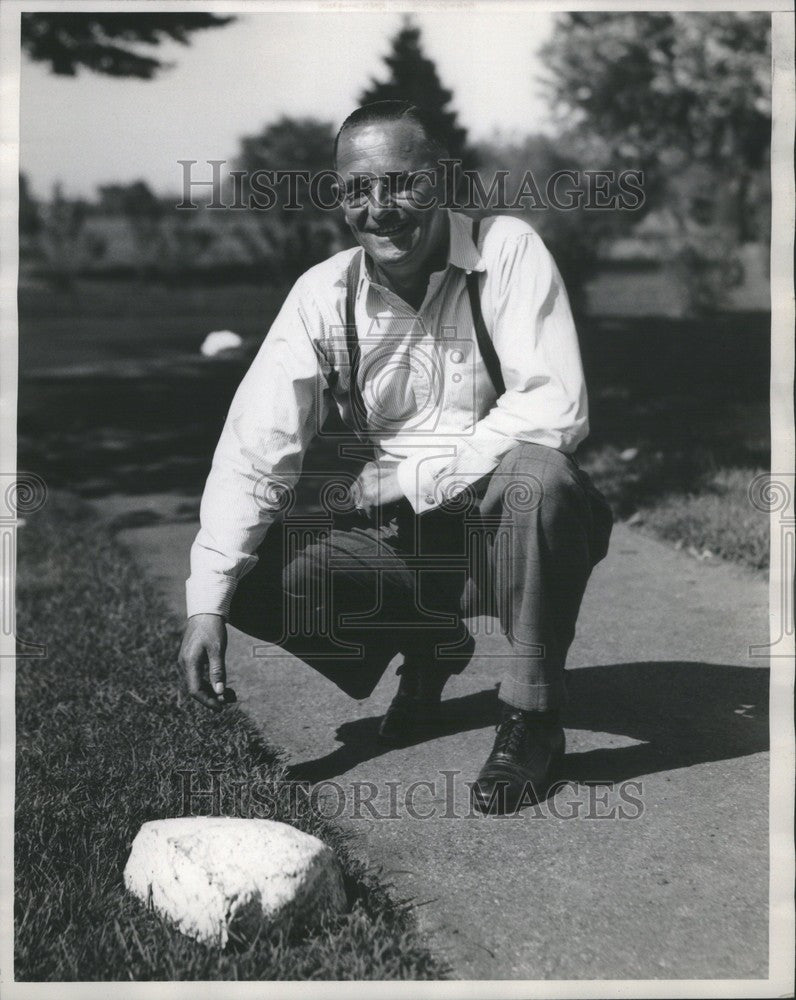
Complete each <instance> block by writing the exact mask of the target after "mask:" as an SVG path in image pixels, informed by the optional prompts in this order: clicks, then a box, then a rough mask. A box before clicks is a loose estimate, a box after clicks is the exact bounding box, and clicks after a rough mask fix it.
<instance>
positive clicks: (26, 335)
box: [19, 283, 769, 569]
mask: <svg viewBox="0 0 796 1000" xmlns="http://www.w3.org/2000/svg"><path fill="white" fill-rule="evenodd" d="M282 297H283V293H282V292H280V291H279V290H278V289H273V288H259V287H255V286H251V285H246V286H220V287H218V288H215V287H204V286H203V287H196V288H190V287H189V288H180V287H176V288H167V287H165V286H152V287H148V286H139V285H136V284H134V283H133V284H121V283H116V284H107V285H106V284H100V283H95V284H90V283H82V284H81V283H78V285H76V286H75V288H74V289H73V290H72V291H71V292H47V291H46V290H45V291H42V290H37V291H33V290H30V289H22V290H21V291H20V351H21V373H22V378H21V388H20V442H19V454H20V467H21V468H23V469H26V470H29V471H31V472H36V473H38V474H39V475H41V476H43V477H44V479H45V480H46V481H47V482H48V483H49V484H50V485H51V486H53V487H65V488H68V489H70V490H73V491H75V492H78V493H80V494H83V495H86V496H101V495H104V494H107V493H111V492H122V493H127V494H138V493H155V492H169V491H174V492H180V493H187V494H190V493H194V494H196V495H198V494H199V493H200V492H201V489H202V486H203V484H204V480H205V478H206V475H207V472H208V469H209V465H210V458H211V455H212V452H213V449H214V447H215V444H216V441H217V439H218V435H219V432H220V430H221V426H222V423H223V420H224V416H225V414H226V411H227V407H228V406H229V402H230V399H231V397H232V394H233V392H234V391H235V387H236V386H237V384H238V382H239V381H240V379H241V377H242V375H243V372H244V370H245V367H246V366H245V364H244V363H241V362H233V361H229V362H218V361H216V362H209V361H202V360H201V359H200V358H199V357H198V348H199V345H200V343H201V341H202V339H203V338H204V336H205V334H207V333H208V332H209V331H211V330H213V329H232V330H236V331H238V332H239V333H241V334H242V335H243V336H245V337H249V338H252V341H253V342H256V341H257V339H258V338H261V337H262V336H264V334H265V332H266V331H267V329H268V326H269V324H270V322H271V320H272V319H273V317H274V315H275V313H276V311H277V309H278V307H279V305H280V303H281V299H282ZM579 332H580V340H581V349H582V353H583V359H584V367H585V370H586V379H587V384H588V387H589V398H590V411H591V434H590V436H589V438H588V440H587V442H586V443H585V445H584V446H583V447H582V448H581V450H580V453H579V458H580V461H581V464H582V465H583V466H584V468H585V469H586V470H587V471H588V472H589V473H590V474H591V475H592V476H593V477H594V479H595V482H596V483H597V485H598V486H599V487H600V489H602V490H603V492H604V493H605V494H606V496H607V497H608V499H609V501H610V502H611V504H612V506H613V508H614V511H615V513H616V516H617V517H618V518H620V519H623V520H626V519H631V523H633V524H635V525H637V526H638V528H639V530H641V531H646V532H650V533H652V534H654V535H656V536H657V537H659V538H663V539H665V540H669V541H672V542H674V543H678V544H682V545H683V546H684V547H685V548H686V549H688V550H690V549H693V550H694V551H695V552H697V553H699V554H700V555H702V554H703V553H705V552H709V553H711V554H712V557H723V558H726V559H730V560H733V561H737V562H740V563H743V564H745V565H748V566H751V567H753V568H757V569H763V568H765V566H766V565H767V560H768V517H767V515H766V514H764V513H761V512H760V511H757V510H755V509H754V508H753V507H752V506H751V504H750V503H749V501H748V499H747V488H748V486H749V483H750V482H751V481H752V479H753V478H754V477H755V476H756V475H757V474H759V473H760V472H763V471H765V470H766V469H767V468H768V465H769V401H768V392H769V367H768V366H769V317H768V315H767V314H765V313H749V314H741V313H736V314H725V315H715V316H707V317H703V318H701V319H691V320H675V319H664V318H649V319H643V318H641V319H632V320H626V321H621V320H608V319H600V318H589V319H586V320H584V321H582V322H580V323H579ZM152 359H160V360H161V362H162V363H161V364H160V365H157V366H154V367H152V368H150V369H147V370H146V371H145V372H144V373H143V374H142V372H141V370H140V365H141V364H146V363H148V362H151V361H152ZM191 359H193V360H191ZM130 363H138V364H139V369H136V368H135V367H133V368H132V369H131V368H130V367H129V365H130ZM91 365H93V366H95V370H92V371H86V370H84V369H83V368H82V367H81V366H91ZM125 365H127V366H128V367H125ZM47 368H59V369H61V370H60V371H59V372H53V371H50V372H49V374H45V373H43V369H47ZM37 370H38V374H37Z"/></svg>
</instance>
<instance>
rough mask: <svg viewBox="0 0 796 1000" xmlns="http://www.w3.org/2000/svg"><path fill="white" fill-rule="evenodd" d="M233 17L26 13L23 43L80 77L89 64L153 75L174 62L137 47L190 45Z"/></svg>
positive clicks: (117, 72)
mask: <svg viewBox="0 0 796 1000" xmlns="http://www.w3.org/2000/svg"><path fill="white" fill-rule="evenodd" d="M234 20H235V18H234V17H217V16H216V15H215V14H203V13H196V14H187V13H175V14H169V13H151V14H150V13H138V12H132V11H131V12H129V13H122V14H105V13H101V14H94V13H91V14H84V13H80V14H45V13H23V14H22V48H23V50H24V51H25V52H26V53H27V54H28V56H29V57H30V58H31V59H33V60H35V61H36V62H46V63H49V64H50V69H51V70H52V72H53V73H57V74H61V75H63V76H75V75H76V74H77V71H78V69H79V68H80V67H84V68H86V69H89V70H92V71H93V72H95V73H102V74H105V75H107V76H132V77H138V78H139V79H141V80H151V79H152V77H153V76H155V74H156V73H157V72H158V71H159V70H161V69H164V68H166V67H167V66H168V65H169V64H166V63H163V62H162V61H161V60H159V59H156V58H155V57H154V56H152V55H150V54H147V53H146V52H141V51H139V49H138V48H137V46H139V45H141V44H143V45H160V43H161V42H162V41H164V40H165V39H171V40H172V41H175V42H179V43H180V44H182V45H188V44H189V41H190V39H189V36H190V35H191V34H192V33H193V32H195V31H202V30H206V29H208V28H218V27H221V26H222V25H225V24H229V23H230V21H234Z"/></svg>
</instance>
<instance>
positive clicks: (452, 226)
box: [358, 208, 486, 289]
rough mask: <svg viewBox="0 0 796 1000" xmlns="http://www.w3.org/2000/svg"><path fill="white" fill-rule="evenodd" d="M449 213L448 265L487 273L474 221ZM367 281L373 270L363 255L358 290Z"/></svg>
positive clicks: (465, 270) (463, 269) (448, 210)
mask: <svg viewBox="0 0 796 1000" xmlns="http://www.w3.org/2000/svg"><path fill="white" fill-rule="evenodd" d="M445 211H446V212H447V213H448V233H449V240H448V265H449V266H450V265H451V264H453V266H454V267H458V268H460V269H461V270H462V271H464V272H466V273H467V274H469V273H470V271H485V270H486V265H485V264H484V259H483V257H482V256H481V254H480V253H479V252H478V247H476V245H475V243H473V235H472V233H473V220H472V219H471V218H470V217H469V216H467V215H462V213H461V212H453V211H451V209H449V208H448V209H445ZM365 280H367V281H368V282H372V281H373V270H372V266H371V262H370V258H369V257H368V255H367V254H366V253H363V254H362V260H361V262H360V268H359V283H358V288H360V289H361V288H362V283H363V282H364V281H365Z"/></svg>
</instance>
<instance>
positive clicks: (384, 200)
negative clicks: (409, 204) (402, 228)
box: [368, 177, 395, 219]
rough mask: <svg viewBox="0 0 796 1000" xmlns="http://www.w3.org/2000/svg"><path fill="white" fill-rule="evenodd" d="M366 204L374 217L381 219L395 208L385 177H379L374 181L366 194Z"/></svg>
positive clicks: (392, 195) (393, 198)
mask: <svg viewBox="0 0 796 1000" xmlns="http://www.w3.org/2000/svg"><path fill="white" fill-rule="evenodd" d="M368 206H369V208H370V215H371V217H372V218H374V219H381V218H383V217H384V216H385V215H389V213H390V212H393V211H394V210H395V196H394V194H393V192H392V191H390V188H389V185H388V182H387V178H386V177H379V178H377V179H376V180H375V181H374V183H373V186H372V187H371V189H370V192H369V195H368Z"/></svg>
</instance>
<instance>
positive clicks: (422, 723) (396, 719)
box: [379, 661, 450, 745]
mask: <svg viewBox="0 0 796 1000" xmlns="http://www.w3.org/2000/svg"><path fill="white" fill-rule="evenodd" d="M399 673H400V675H401V683H400V685H399V686H398V692H397V694H396V695H395V697H394V698H393V700H392V702H391V703H390V707H389V708H388V709H387V711H386V713H385V715H384V718H383V719H382V721H381V725H380V726H379V739H380V740H381V742H382V743H390V744H393V745H398V744H401V743H406V742H408V741H410V740H412V739H413V738H415V737H417V736H419V735H422V734H423V733H424V732H426V731H428V730H430V729H432V728H433V727H434V726H435V725H437V724H438V723H439V720H440V717H441V714H442V712H441V708H442V706H441V696H442V689H443V687H445V683H446V681H447V680H448V678H449V677H450V671H449V670H446V669H445V668H444V667H440V666H438V665H433V666H432V665H429V664H425V665H424V666H423V667H420V666H416V665H414V664H412V663H411V662H406V661H405V662H404V664H403V665H402V666H401V667H400V670H399Z"/></svg>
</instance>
